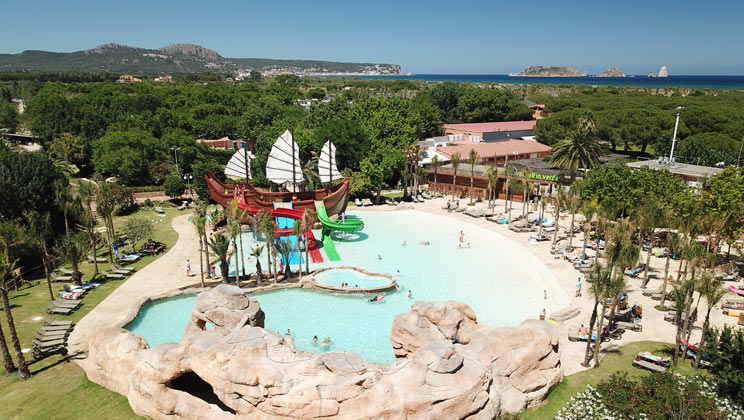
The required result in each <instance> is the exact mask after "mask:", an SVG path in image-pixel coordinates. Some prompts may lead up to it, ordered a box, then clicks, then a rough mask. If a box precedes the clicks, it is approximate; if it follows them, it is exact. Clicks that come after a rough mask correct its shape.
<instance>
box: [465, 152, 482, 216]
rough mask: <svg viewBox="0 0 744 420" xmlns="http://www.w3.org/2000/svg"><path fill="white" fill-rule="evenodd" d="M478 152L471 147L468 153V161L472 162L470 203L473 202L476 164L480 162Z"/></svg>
mask: <svg viewBox="0 0 744 420" xmlns="http://www.w3.org/2000/svg"><path fill="white" fill-rule="evenodd" d="M479 157H480V156H478V152H476V151H475V149H470V153H468V163H469V164H470V204H473V179H474V178H475V164H476V163H478V158H479Z"/></svg>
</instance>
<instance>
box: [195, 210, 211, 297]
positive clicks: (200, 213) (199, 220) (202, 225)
mask: <svg viewBox="0 0 744 420" xmlns="http://www.w3.org/2000/svg"><path fill="white" fill-rule="evenodd" d="M191 220H192V221H193V223H194V228H195V229H196V234H197V235H198V236H199V273H200V274H201V287H202V288H203V287H204V241H203V238H204V235H205V234H206V231H207V214H206V208H205V207H204V206H201V205H197V206H196V214H195V215H194V216H193V217H192V219H191ZM207 261H209V259H207Z"/></svg>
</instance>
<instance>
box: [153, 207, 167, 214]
mask: <svg viewBox="0 0 744 420" xmlns="http://www.w3.org/2000/svg"><path fill="white" fill-rule="evenodd" d="M153 210H155V212H156V213H165V210H163V208H162V207H157V206H156V207H154V208H153Z"/></svg>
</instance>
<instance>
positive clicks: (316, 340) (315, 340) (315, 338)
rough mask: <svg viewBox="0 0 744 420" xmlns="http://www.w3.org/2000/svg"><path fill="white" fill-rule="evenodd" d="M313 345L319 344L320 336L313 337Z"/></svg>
mask: <svg viewBox="0 0 744 420" xmlns="http://www.w3.org/2000/svg"><path fill="white" fill-rule="evenodd" d="M313 344H318V336H317V335H316V336H313Z"/></svg>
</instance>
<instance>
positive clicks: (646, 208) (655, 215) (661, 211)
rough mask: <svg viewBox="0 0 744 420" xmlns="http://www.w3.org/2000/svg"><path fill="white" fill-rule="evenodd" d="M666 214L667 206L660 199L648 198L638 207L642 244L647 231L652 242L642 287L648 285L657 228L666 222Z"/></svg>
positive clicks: (637, 217)
mask: <svg viewBox="0 0 744 420" xmlns="http://www.w3.org/2000/svg"><path fill="white" fill-rule="evenodd" d="M665 216H666V208H665V207H664V205H663V204H661V203H660V202H659V200H646V201H645V202H643V204H641V206H640V207H638V208H637V209H636V215H635V217H636V220H637V221H638V226H639V227H640V229H639V230H640V234H641V239H640V241H639V243H640V244H643V238H644V236H645V235H644V234H645V233H649V234H650V242H649V244H648V252H646V267H645V268H644V270H643V282H642V283H641V288H642V289H645V288H646V285H648V268H649V266H650V265H651V254H652V253H653V251H654V240H655V239H656V229H657V228H659V227H661V226H662V224H663V223H664V220H665Z"/></svg>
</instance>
